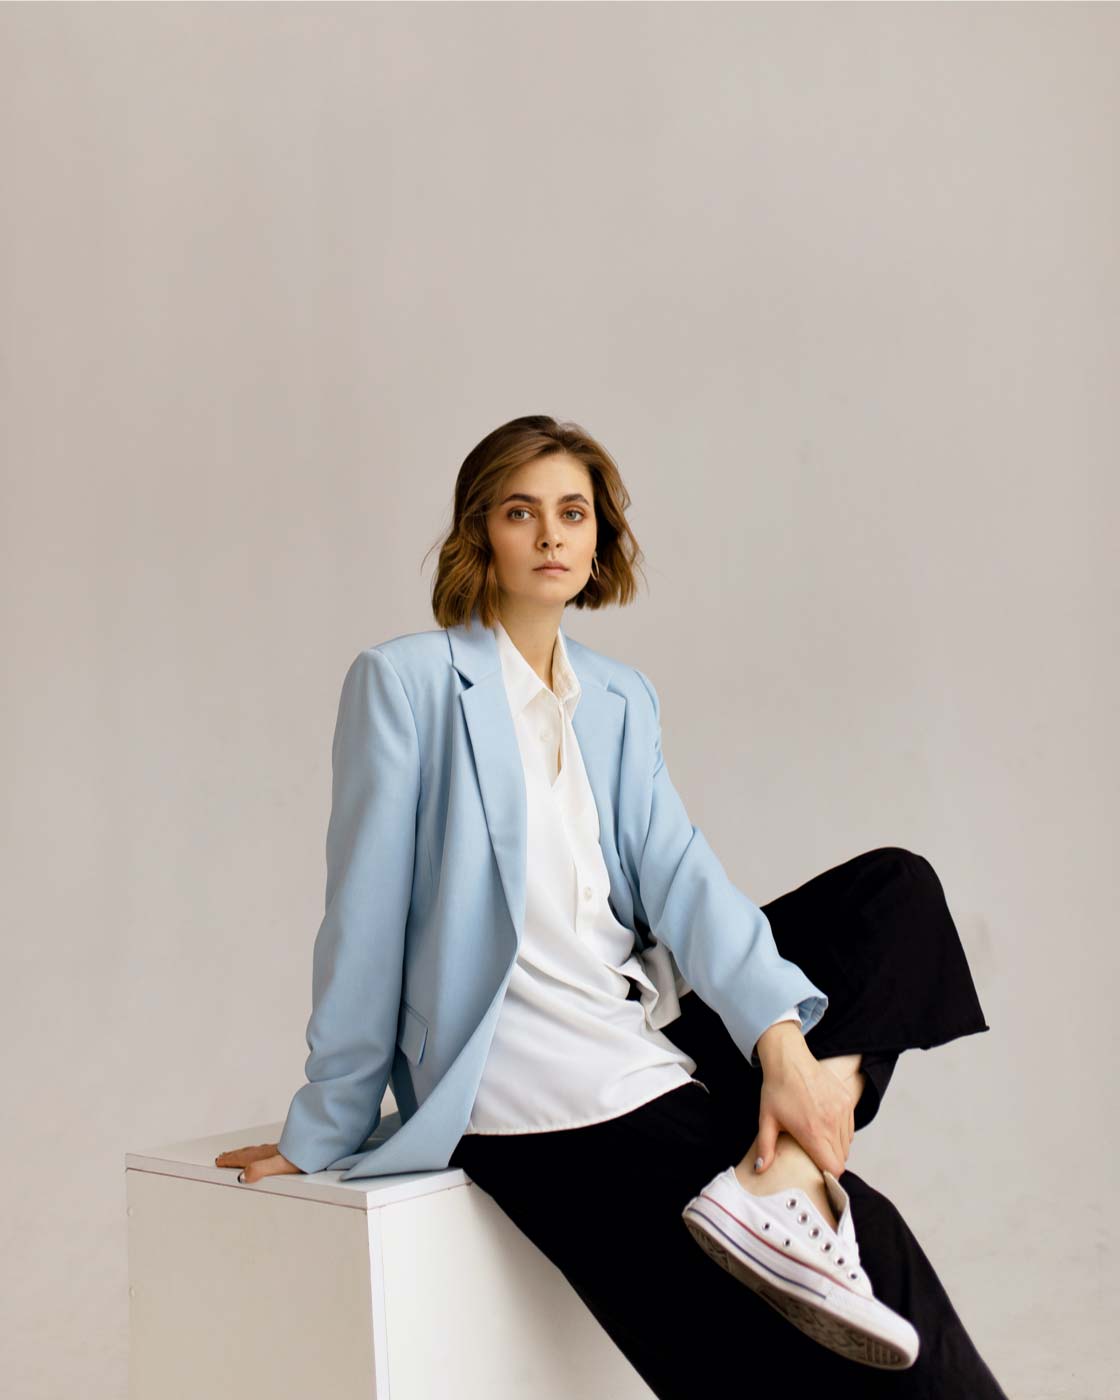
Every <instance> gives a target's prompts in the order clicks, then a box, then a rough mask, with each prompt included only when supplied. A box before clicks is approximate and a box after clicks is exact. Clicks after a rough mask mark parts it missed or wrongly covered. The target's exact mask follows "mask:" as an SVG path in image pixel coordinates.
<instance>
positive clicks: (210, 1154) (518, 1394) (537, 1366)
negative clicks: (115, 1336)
mask: <svg viewBox="0 0 1120 1400" xmlns="http://www.w3.org/2000/svg"><path fill="white" fill-rule="evenodd" d="M282 1126H283V1125H282V1124H281V1123H268V1124H264V1125H261V1126H258V1127H250V1128H243V1129H238V1130H237V1131H236V1132H231V1133H224V1134H222V1135H220V1136H218V1137H211V1138H198V1139H196V1140H194V1141H193V1142H178V1143H172V1144H170V1145H168V1146H166V1147H160V1148H153V1149H152V1150H151V1151H148V1152H130V1153H128V1154H126V1157H125V1181H126V1190H127V1208H128V1273H129V1320H130V1374H129V1396H130V1400H200V1397H205V1398H206V1400H227V1397H228V1400H255V1398H256V1397H265V1396H267V1397H268V1400H390V1397H391V1398H392V1400H474V1397H479V1400H482V1397H485V1400H530V1398H531V1400H553V1397H555V1400H561V1397H563V1400H571V1397H572V1396H573V1395H575V1396H579V1397H581V1398H582V1400H597V1397H603V1400H650V1397H651V1396H652V1394H653V1392H652V1391H651V1390H650V1389H649V1387H648V1386H647V1385H646V1384H645V1382H644V1381H643V1380H642V1379H641V1377H640V1376H639V1375H638V1373H637V1372H636V1371H635V1370H634V1368H633V1367H632V1366H631V1365H630V1363H629V1362H628V1361H627V1360H626V1358H625V1357H624V1356H623V1355H622V1353H621V1352H620V1351H619V1350H618V1348H617V1347H616V1346H615V1345H614V1343H613V1342H612V1341H611V1339H610V1338H609V1337H608V1336H607V1334H606V1333H605V1332H604V1331H603V1329H602V1328H601V1327H600V1326H599V1324H598V1322H596V1320H595V1318H594V1317H593V1316H592V1315H591V1313H590V1312H589V1311H588V1310H587V1308H586V1307H585V1305H584V1304H583V1302H582V1300H581V1299H580V1298H579V1297H578V1296H577V1295H576V1293H575V1292H574V1291H573V1290H572V1288H571V1287H570V1286H569V1284H568V1282H567V1280H566V1279H565V1278H564V1276H563V1275H562V1274H561V1273H560V1271H559V1270H558V1269H557V1268H556V1267H555V1266H554V1265H553V1264H552V1263H551V1262H550V1261H549V1260H548V1259H546V1258H545V1256H544V1255H543V1254H542V1253H541V1252H540V1251H539V1250H538V1249H537V1247H536V1246H535V1245H533V1244H532V1243H531V1242H530V1241H529V1240H528V1239H526V1237H525V1236H524V1235H523V1234H522V1233H521V1231H520V1230H518V1229H517V1227H516V1226H515V1225H514V1224H513V1223H512V1221H510V1220H509V1219H508V1218H507V1217H506V1216H505V1215H504V1214H503V1212H502V1211H501V1210H500V1209H499V1207H498V1206H497V1205H496V1204H495V1203H494V1201H492V1200H491V1199H490V1197H489V1196H487V1195H486V1193H485V1192H484V1191H482V1190H481V1189H480V1188H479V1187H477V1186H475V1185H474V1184H473V1183H472V1182H471V1180H470V1178H469V1177H468V1176H467V1175H466V1173H465V1172H463V1171H460V1170H447V1171H439V1172H419V1173H410V1174H407V1175H400V1176H388V1177H364V1178H361V1179H355V1180H353V1181H342V1179H341V1177H342V1173H341V1172H330V1171H323V1172H316V1173H314V1174H313V1175H288V1176H273V1177H268V1178H266V1179H265V1180H264V1181H261V1182H257V1183H256V1184H255V1185H247V1184H242V1183H239V1182H238V1180H237V1171H236V1170H235V1169H233V1168H223V1167H216V1166H214V1158H215V1157H216V1156H217V1155H218V1154H219V1153H221V1152H224V1151H226V1150H227V1149H229V1148H232V1147H237V1146H241V1145H243V1144H245V1143H255V1142H276V1141H277V1139H278V1138H279V1135H280V1129H281V1127H282ZM639 1284H640V1280H635V1286H638V1285H639Z"/></svg>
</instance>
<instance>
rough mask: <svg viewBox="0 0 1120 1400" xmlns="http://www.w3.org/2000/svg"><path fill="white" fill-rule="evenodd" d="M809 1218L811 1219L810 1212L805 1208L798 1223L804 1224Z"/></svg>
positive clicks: (798, 1218)
mask: <svg viewBox="0 0 1120 1400" xmlns="http://www.w3.org/2000/svg"><path fill="white" fill-rule="evenodd" d="M808 1219H809V1212H808V1211H807V1210H803V1211H802V1212H801V1214H800V1215H799V1216H798V1217H797V1220H798V1223H799V1224H801V1225H804V1224H805V1222H806V1220H808Z"/></svg>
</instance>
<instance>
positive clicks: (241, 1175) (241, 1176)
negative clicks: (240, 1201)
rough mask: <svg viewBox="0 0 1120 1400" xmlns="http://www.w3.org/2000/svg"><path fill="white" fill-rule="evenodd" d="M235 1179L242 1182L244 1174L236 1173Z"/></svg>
mask: <svg viewBox="0 0 1120 1400" xmlns="http://www.w3.org/2000/svg"><path fill="white" fill-rule="evenodd" d="M237 1179H238V1181H244V1180H245V1173H244V1172H238V1173H237Z"/></svg>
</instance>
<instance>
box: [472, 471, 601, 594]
mask: <svg viewBox="0 0 1120 1400" xmlns="http://www.w3.org/2000/svg"><path fill="white" fill-rule="evenodd" d="M486 524H487V530H488V532H489V535H490V546H491V548H492V549H493V551H494V571H495V574H496V576H497V581H498V589H499V592H500V594H501V597H502V602H503V603H504V604H506V605H509V604H513V605H514V606H516V607H518V608H524V607H530V608H544V609H546V610H548V611H555V612H557V613H562V612H563V610H564V607H565V605H566V604H567V603H568V602H569V601H570V599H572V598H574V597H576V595H577V594H578V593H579V592H580V591H581V589H582V588H583V587H584V585H585V584H586V583H587V580H588V577H589V576H590V574H591V558H592V555H593V554H594V553H595V542H596V537H597V534H598V530H597V526H596V522H595V498H594V488H593V486H592V483H591V474H590V473H589V472H588V470H587V468H586V467H584V466H583V464H582V463H581V462H579V461H577V460H576V459H575V458H574V457H569V456H568V454H567V453H560V452H558V453H555V454H554V455H552V456H550V457H540V458H538V459H537V460H536V461H533V462H527V463H526V464H525V465H524V466H523V467H519V468H518V469H517V471H515V472H513V473H512V474H511V475H510V477H509V478H508V480H507V481H506V482H505V484H504V485H503V487H502V489H501V490H500V491H499V492H498V500H497V501H496V502H495V504H494V506H493V508H492V509H491V510H490V512H489V513H488V515H487V518H486ZM545 559H555V560H558V561H559V562H560V563H561V564H566V565H567V571H566V572H564V573H556V572H554V571H551V572H550V571H542V570H541V569H540V568H539V565H540V564H541V563H542V562H543V561H544V560H545Z"/></svg>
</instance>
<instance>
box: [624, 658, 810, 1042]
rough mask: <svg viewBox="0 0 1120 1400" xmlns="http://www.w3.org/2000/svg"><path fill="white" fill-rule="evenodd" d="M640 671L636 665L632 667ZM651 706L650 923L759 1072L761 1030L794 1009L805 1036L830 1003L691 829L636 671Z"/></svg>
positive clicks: (643, 878)
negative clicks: (779, 944)
mask: <svg viewBox="0 0 1120 1400" xmlns="http://www.w3.org/2000/svg"><path fill="white" fill-rule="evenodd" d="M635 669H636V668H635ZM637 674H638V676H639V677H640V679H641V681H642V684H643V685H644V686H645V689H646V691H647V692H648V694H649V699H650V704H651V706H652V711H653V714H652V735H653V738H652V752H651V754H650V763H651V765H652V784H651V794H650V803H649V824H648V829H647V832H646V836H645V841H644V844H643V847H642V851H641V856H640V859H639V863H638V896H639V902H640V904H641V906H642V908H643V910H644V913H645V921H646V923H647V924H648V925H649V928H650V929H651V931H652V932H653V933H654V935H655V936H656V937H657V938H658V939H659V940H660V941H661V942H663V943H665V944H666V945H667V947H668V948H669V950H670V952H671V953H672V954H673V957H674V959H675V960H676V963H677V965H678V967H679V968H680V969H681V972H682V973H683V974H684V977H685V979H686V980H687V982H688V983H689V985H690V986H691V987H692V989H693V990H694V991H696V992H697V993H699V995H700V997H701V998H702V999H703V1000H704V1001H705V1002H707V1004H708V1005H709V1006H710V1007H711V1008H712V1009H713V1010H714V1011H717V1012H718V1013H719V1015H720V1017H721V1018H722V1020H723V1022H724V1024H725V1026H726V1027H727V1029H728V1032H729V1033H730V1035H731V1037H732V1039H733V1040H734V1041H735V1043H736V1045H737V1046H738V1047H739V1049H740V1050H741V1051H742V1053H743V1055H744V1056H745V1057H746V1059H747V1060H749V1061H750V1063H751V1064H752V1065H754V1066H756V1067H757V1066H758V1064H759V1061H758V1058H757V1055H756V1053H755V1047H756V1045H757V1042H758V1038H759V1036H760V1035H761V1034H762V1032H763V1031H764V1030H766V1029H768V1028H769V1026H770V1025H772V1024H773V1022H774V1020H775V1018H778V1017H780V1015H781V1013H782V1011H783V1010H784V1009H786V1008H789V1007H791V1006H795V1007H796V1008H797V1013H798V1016H799V1018H800V1021H801V1030H802V1034H805V1033H807V1032H808V1031H809V1030H811V1029H812V1028H813V1026H815V1025H816V1024H817V1022H818V1021H819V1020H820V1019H821V1017H822V1016H823V1015H824V1013H825V1010H826V1008H827V1006H828V997H827V996H826V995H825V993H824V992H822V991H821V989H820V988H819V987H817V986H816V985H815V984H814V983H813V982H811V981H810V980H809V978H808V977H807V976H806V975H805V973H804V972H802V970H801V968H800V967H798V966H797V964H796V963H793V962H790V961H789V960H788V959H786V958H783V957H782V956H781V955H780V954H779V952H778V949H777V945H776V944H775V942H774V935H773V932H772V931H771V928H770V921H769V920H768V919H767V917H766V915H765V914H764V913H763V912H762V910H761V909H759V908H758V906H757V905H756V904H753V903H752V902H751V900H749V899H748V898H747V896H746V895H745V894H744V893H743V892H742V891H741V890H740V889H738V888H737V887H736V886H735V885H734V884H733V883H732V882H731V880H730V878H729V877H728V875H727V872H726V871H725V870H724V868H723V865H722V864H721V863H720V861H719V858H718V857H717V856H716V854H715V852H714V851H713V850H712V848H711V847H710V846H709V845H708V842H707V840H706V839H705V837H704V834H703V832H701V831H700V829H699V828H698V827H696V826H694V825H693V824H692V822H691V821H690V820H689V817H688V813H687V812H686V811H685V807H684V803H683V802H682V801H681V799H680V797H679V795H678V794H677V791H676V789H675V788H674V787H673V784H672V782H671V781H670V779H669V770H668V769H667V768H666V766H665V759H664V756H663V754H662V751H661V704H660V701H659V699H658V695H657V691H656V690H655V689H654V687H653V684H652V682H651V681H650V680H649V679H648V677H646V676H645V675H643V674H642V672H641V671H638V672H637Z"/></svg>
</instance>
